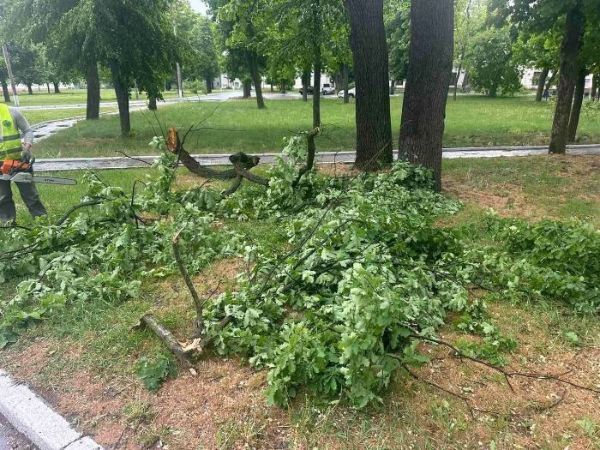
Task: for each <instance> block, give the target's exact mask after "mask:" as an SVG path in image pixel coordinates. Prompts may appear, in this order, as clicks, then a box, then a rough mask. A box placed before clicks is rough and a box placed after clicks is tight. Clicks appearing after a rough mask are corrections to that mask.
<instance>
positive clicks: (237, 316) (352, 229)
mask: <svg viewBox="0 0 600 450" xmlns="http://www.w3.org/2000/svg"><path fill="white" fill-rule="evenodd" d="M271 186H273V182H272V184H271ZM430 186H431V176H430V174H429V173H428V172H427V171H425V170H423V169H417V168H414V167H411V166H409V165H408V164H406V163H398V164H397V165H396V166H394V168H393V169H392V170H391V172H389V173H383V174H379V175H363V176H359V177H356V178H352V179H347V180H345V181H344V182H343V183H341V184H340V185H338V186H334V185H333V182H332V185H331V186H329V187H328V188H327V189H325V190H323V191H322V192H321V193H320V194H319V195H318V196H317V203H319V204H317V205H315V206H313V207H307V209H306V210H304V211H303V212H300V213H298V214H297V215H295V216H293V217H292V218H291V219H290V220H289V221H288V222H287V224H286V225H285V228H284V231H285V233H286V234H287V236H288V245H287V247H288V248H290V249H293V250H290V252H289V253H286V254H285V255H283V256H281V255H277V254H272V253H270V252H269V251H265V250H264V249H260V248H250V249H249V257H251V258H252V261H253V262H254V263H255V266H254V270H253V272H252V274H250V275H248V276H247V277H245V278H243V279H242V280H241V285H240V289H239V291H238V292H236V293H227V294H224V295H223V296H221V297H220V298H219V299H218V300H217V301H215V302H214V303H212V304H211V307H210V308H209V311H208V312H207V326H208V327H209V329H210V328H212V327H214V326H215V324H216V323H217V321H218V320H220V319H221V318H222V317H223V316H224V315H225V314H228V315H230V316H232V317H233V321H232V323H231V324H230V325H229V326H228V327H227V328H226V329H225V330H224V331H222V332H221V333H219V335H218V336H217V338H216V340H215V343H216V346H217V349H218V351H219V352H221V353H224V354H238V355H242V356H245V357H247V358H248V359H249V361H250V363H251V364H253V365H254V366H256V367H265V368H269V369H270V372H269V376H268V380H269V389H268V395H269V398H270V399H271V401H273V402H274V403H277V404H284V403H286V402H287V400H288V399H289V398H290V397H293V396H294V395H295V394H296V393H297V392H298V389H300V388H301V387H303V386H310V387H311V389H314V390H315V391H316V392H318V393H320V394H322V395H325V396H336V395H339V394H340V393H341V392H344V393H345V394H346V395H347V396H348V398H349V399H350V401H351V402H352V403H353V404H355V405H357V406H364V405H366V404H367V403H369V402H372V401H374V400H377V399H378V398H379V393H380V391H381V390H382V389H383V388H384V387H385V386H387V385H388V383H389V380H390V377H391V374H392V373H393V372H394V370H395V369H397V368H398V367H399V365H400V362H399V361H398V359H400V360H402V361H404V363H407V364H408V363H418V362H422V361H423V358H422V357H420V356H419V355H418V354H417V353H416V351H415V347H414V344H413V341H412V340H411V339H410V338H409V336H410V335H411V334H412V333H423V334H431V333H433V332H434V330H435V329H436V328H437V327H439V326H440V325H441V324H442V323H443V322H444V317H445V313H446V311H447V310H449V309H455V310H460V309H462V308H463V307H464V306H465V305H466V303H467V292H466V290H465V288H464V287H463V283H462V282H461V281H458V280H463V281H464V280H465V279H468V277H469V271H470V269H469V268H467V267H464V266H462V264H461V263H460V262H458V261H456V255H457V254H460V252H461V246H460V244H459V243H458V242H457V240H456V239H455V238H454V236H453V234H452V233H451V232H449V231H447V230H442V229H438V228H435V227H433V226H432V224H433V221H434V220H435V218H436V217H438V216H439V215H443V214H451V213H453V212H454V211H456V210H457V208H458V205H456V204H455V203H454V202H451V201H448V200H446V199H444V198H443V197H441V196H439V195H436V194H435V193H433V192H432V191H431V190H430ZM275 211H278V209H275ZM454 280H457V281H454Z"/></svg>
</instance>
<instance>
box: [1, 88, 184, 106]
mask: <svg viewBox="0 0 600 450" xmlns="http://www.w3.org/2000/svg"><path fill="white" fill-rule="evenodd" d="M188 95H192V94H188ZM163 96H164V97H165V98H175V97H176V96H177V91H176V90H172V91H169V92H165V93H163ZM145 98H146V97H145V95H144V94H143V93H142V94H140V100H144V99H145ZM86 99H87V94H86V91H85V89H64V90H63V91H61V93H60V94H54V93H52V94H48V93H47V92H46V91H44V90H42V91H39V92H37V91H34V93H33V95H28V94H26V93H25V94H23V93H21V94H19V102H20V104H21V106H37V105H40V106H41V105H67V104H71V105H72V104H85V103H86ZM100 99H101V101H103V102H116V101H117V97H116V95H115V91H114V89H102V90H101V91H100ZM132 100H135V94H133V95H132ZM0 101H1V100H0ZM1 102H2V103H3V101H1Z"/></svg>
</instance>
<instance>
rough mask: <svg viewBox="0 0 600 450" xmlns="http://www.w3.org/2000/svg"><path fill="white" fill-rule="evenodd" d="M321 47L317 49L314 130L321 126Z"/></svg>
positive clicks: (314, 86)
mask: <svg viewBox="0 0 600 450" xmlns="http://www.w3.org/2000/svg"><path fill="white" fill-rule="evenodd" d="M321 65H322V61H321V47H320V46H317V48H315V79H314V85H313V129H314V128H319V127H320V126H321Z"/></svg>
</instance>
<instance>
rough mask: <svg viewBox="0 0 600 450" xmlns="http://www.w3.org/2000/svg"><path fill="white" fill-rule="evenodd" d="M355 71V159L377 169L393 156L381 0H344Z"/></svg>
mask: <svg viewBox="0 0 600 450" xmlns="http://www.w3.org/2000/svg"><path fill="white" fill-rule="evenodd" d="M344 4H345V6H346V10H347V11H348V16H349V18H350V47H351V49H352V56H353V58H354V68H355V74H356V162H355V165H356V167H357V168H358V169H361V170H369V171H370V170H377V169H379V168H381V166H382V164H390V163H391V162H392V161H393V159H394V155H393V150H392V120H391V116H390V92H389V89H390V86H389V71H388V52H387V41H386V36H385V27H384V23H383V0H371V1H368V2H365V1H362V0H344Z"/></svg>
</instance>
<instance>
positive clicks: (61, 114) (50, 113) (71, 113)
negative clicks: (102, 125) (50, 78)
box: [23, 107, 116, 125]
mask: <svg viewBox="0 0 600 450" xmlns="http://www.w3.org/2000/svg"><path fill="white" fill-rule="evenodd" d="M114 111H116V108H112V107H102V108H100V112H101V113H109V112H114ZM23 114H24V115H25V117H27V120H28V121H29V123H30V124H31V125H35V124H37V123H41V122H47V121H50V120H60V119H71V118H73V117H85V109H84V108H69V109H45V110H39V111H37V110H36V111H23Z"/></svg>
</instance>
